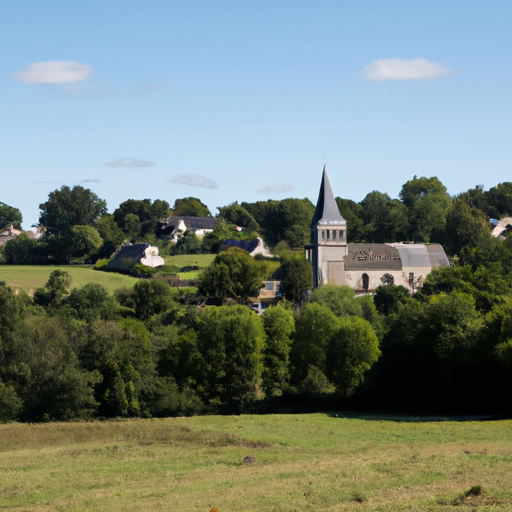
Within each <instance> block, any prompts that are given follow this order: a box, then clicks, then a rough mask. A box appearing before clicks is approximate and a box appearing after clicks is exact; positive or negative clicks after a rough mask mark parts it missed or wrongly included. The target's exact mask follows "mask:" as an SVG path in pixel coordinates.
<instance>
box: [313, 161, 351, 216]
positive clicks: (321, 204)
mask: <svg viewBox="0 0 512 512" xmlns="http://www.w3.org/2000/svg"><path fill="white" fill-rule="evenodd" d="M316 224H337V225H342V226H344V225H345V224H346V222H345V219H344V218H343V217H342V216H341V213H340V210H339V209H338V204H337V203H336V199H334V194H333V193H332V188H331V184H330V183H329V177H328V176H327V170H326V168H325V165H324V170H323V173H322V183H321V185H320V193H319V194H318V201H317V203H316V209H315V214H314V215H313V220H312V221H311V226H315V225H316Z"/></svg>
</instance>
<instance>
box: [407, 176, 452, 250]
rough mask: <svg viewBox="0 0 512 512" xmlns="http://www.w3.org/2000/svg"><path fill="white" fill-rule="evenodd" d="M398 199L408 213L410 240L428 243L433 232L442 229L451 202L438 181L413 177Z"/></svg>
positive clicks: (433, 178) (444, 188)
mask: <svg viewBox="0 0 512 512" xmlns="http://www.w3.org/2000/svg"><path fill="white" fill-rule="evenodd" d="M400 198H401V200H402V201H403V203H404V204H405V206H406V207H407V209H408V212H409V236H410V237H411V239H412V240H414V241H417V242H429V241H430V239H431V237H432V235H433V233H434V232H441V231H442V230H443V229H444V226H445V223H446V217H447V215H448V213H449V211H450V210H451V208H452V200H451V198H450V196H449V195H448V193H447V192H446V187H445V186H444V185H443V184H442V183H441V182H440V181H439V179H437V178H436V177H432V178H425V177H422V178H417V177H416V176H414V178H413V179H412V180H410V181H408V182H406V183H405V184H404V185H403V187H402V190H401V191H400Z"/></svg>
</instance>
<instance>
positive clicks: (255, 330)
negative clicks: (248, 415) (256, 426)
mask: <svg viewBox="0 0 512 512" xmlns="http://www.w3.org/2000/svg"><path fill="white" fill-rule="evenodd" d="M264 344H265V334H264V331H263V325H262V323H261V321H260V319H259V318H258V316H257V315H256V314H255V313H254V312H252V311H251V310H250V309H249V308H247V307H245V306H222V307H219V308H211V309H207V310H206V311H204V314H203V315H202V317H201V318H200V321H199V326H198V334H197V347H198V350H199V352H200V354H201V364H200V366H199V371H198V383H199V384H200V386H201V390H202V394H203V395H204V397H205V399H206V400H207V401H208V402H209V403H210V404H213V405H215V404H218V405H225V406H228V407H229V408H232V409H234V410H235V411H237V412H239V411H240V409H241V408H243V406H244V405H245V404H246V403H247V402H250V401H252V400H255V399H256V398H259V397H260V396H261V391H260V384H261V372H262V350H263V347H264Z"/></svg>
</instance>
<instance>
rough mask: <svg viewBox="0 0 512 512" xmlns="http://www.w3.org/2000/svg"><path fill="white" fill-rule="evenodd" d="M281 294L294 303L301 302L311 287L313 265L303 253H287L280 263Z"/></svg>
mask: <svg viewBox="0 0 512 512" xmlns="http://www.w3.org/2000/svg"><path fill="white" fill-rule="evenodd" d="M280 270H281V273H282V276H283V277H282V279H281V286H282V289H283V295H284V296H285V297H286V298H287V299H288V300H290V301H292V302H294V303H299V302H302V301H303V300H304V298H305V296H306V293H307V292H308V291H309V290H311V289H312V288H313V267H312V266H311V263H310V262H309V261H308V260H306V258H305V257H304V254H302V253H300V254H297V253H288V254H286V255H285V256H284V257H283V263H282V265H281V269H280Z"/></svg>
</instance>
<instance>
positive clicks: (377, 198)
mask: <svg viewBox="0 0 512 512" xmlns="http://www.w3.org/2000/svg"><path fill="white" fill-rule="evenodd" d="M360 204H361V215H362V219H363V222H364V224H363V232H364V239H365V240H366V241H367V242H375V243H384V242H394V241H396V240H397V239H398V240H399V239H403V238H404V236H405V234H406V230H407V223H408V221H407V208H406V207H405V206H404V205H403V204H402V203H401V202H400V201H398V200H396V199H391V198H390V197H389V196H388V195H387V194H383V193H382V192H377V191H376V190H374V191H373V192H370V193H369V194H367V195H366V197H365V198H364V199H363V200H362V201H361V203H360Z"/></svg>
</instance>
